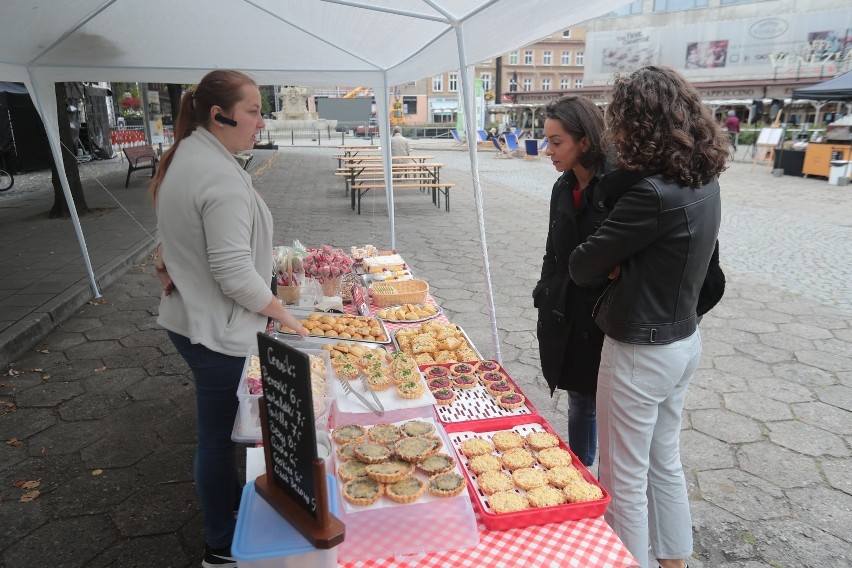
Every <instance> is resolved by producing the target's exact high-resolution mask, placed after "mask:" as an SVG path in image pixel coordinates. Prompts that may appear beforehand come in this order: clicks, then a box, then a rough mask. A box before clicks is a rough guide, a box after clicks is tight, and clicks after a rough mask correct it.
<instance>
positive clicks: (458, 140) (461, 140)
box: [450, 128, 465, 146]
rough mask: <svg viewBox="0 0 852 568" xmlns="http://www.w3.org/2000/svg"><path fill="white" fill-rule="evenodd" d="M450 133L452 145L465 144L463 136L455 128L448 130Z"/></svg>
mask: <svg viewBox="0 0 852 568" xmlns="http://www.w3.org/2000/svg"><path fill="white" fill-rule="evenodd" d="M450 133H451V134H452V135H453V146H465V141H464V138H462V135H461V134H460V133H459V131H458V130H456V129H455V128H453V129H451V130H450Z"/></svg>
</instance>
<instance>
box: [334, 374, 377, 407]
mask: <svg viewBox="0 0 852 568" xmlns="http://www.w3.org/2000/svg"><path fill="white" fill-rule="evenodd" d="M361 379H362V382H363V384H364V386H365V387H367V390H369V391H370V393H371V394H372V395H373V399H374V400H375V401H376V405H373V403H371V402H370V401H369V400H367V398H366V397H364V395H362V394H361V393H359V392H358V391H356V390H355V389H353V388H352V385H351V384H350V383H349V381H348V380H346V379H345V378H344V377H337V380H339V381H340V385H341V386H342V387H343V392H345V393H346V394H347V395H350V394H354V395H355V398H357V399H358V400H360V401H361V403H362V404H363V405H364V406H366V407H367V408H369V409H370V412H372V413H373V414H375V415H376V416H384V414H385V407H384V406H382V403H381V402H380V401H379V397H377V396H376V393H374V392H373V390H372V389H370V388H369V385H368V384H367V380H366V379H365V378H364V377H361Z"/></svg>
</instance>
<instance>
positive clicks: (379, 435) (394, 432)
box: [367, 424, 402, 445]
mask: <svg viewBox="0 0 852 568" xmlns="http://www.w3.org/2000/svg"><path fill="white" fill-rule="evenodd" d="M367 436H368V437H369V438H370V439H371V440H372V441H374V442H376V443H377V444H383V445H387V444H393V443H394V442H396V441H397V440H399V439H400V438H402V433H401V432H400V431H399V426H396V425H394V424H376V425H375V426H373V427H372V428H370V429H369V430H367Z"/></svg>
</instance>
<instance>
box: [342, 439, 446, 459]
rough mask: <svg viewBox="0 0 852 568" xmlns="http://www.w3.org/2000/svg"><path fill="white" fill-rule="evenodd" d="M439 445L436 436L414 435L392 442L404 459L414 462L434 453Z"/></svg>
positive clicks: (439, 442) (438, 448)
mask: <svg viewBox="0 0 852 568" xmlns="http://www.w3.org/2000/svg"><path fill="white" fill-rule="evenodd" d="M441 446H442V442H441V440H439V439H438V438H432V437H429V436H415V437H413V438H403V439H401V440H398V441H397V442H395V443H394V445H393V450H394V453H396V455H398V456H399V457H400V458H402V459H404V460H405V461H408V462H415V463H416V462H419V461H422V460H425V459H426V458H428V457H429V456H431V455H433V454H436V453H437V452H438V450H440V449H441ZM356 451H357V450H356Z"/></svg>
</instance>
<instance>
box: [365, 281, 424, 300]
mask: <svg viewBox="0 0 852 568" xmlns="http://www.w3.org/2000/svg"><path fill="white" fill-rule="evenodd" d="M370 290H372V292H373V303H375V304H376V305H377V306H379V307H385V306H396V305H398V304H422V303H423V302H425V301H426V296H428V295H429V284H427V283H426V282H425V281H423V280H400V281H397V282H377V283H375V284H371V285H370Z"/></svg>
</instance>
